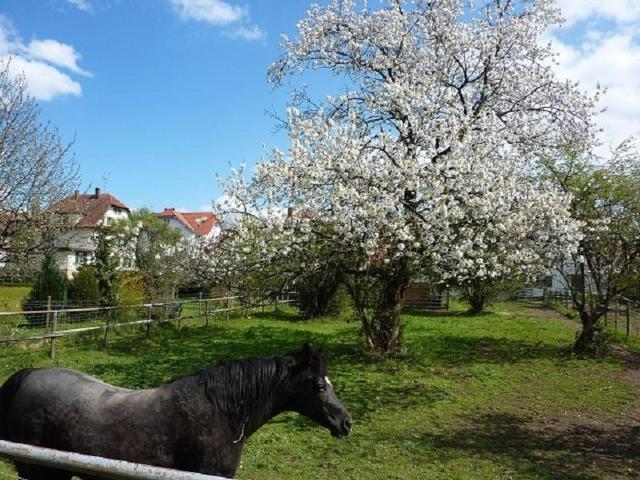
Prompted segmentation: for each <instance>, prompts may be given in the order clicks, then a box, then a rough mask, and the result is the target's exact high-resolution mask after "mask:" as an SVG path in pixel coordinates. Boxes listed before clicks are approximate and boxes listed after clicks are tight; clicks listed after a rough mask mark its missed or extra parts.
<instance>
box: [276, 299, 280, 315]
mask: <svg viewBox="0 0 640 480" xmlns="http://www.w3.org/2000/svg"><path fill="white" fill-rule="evenodd" d="M279 298H280V295H276V312H277V311H278V299H279Z"/></svg>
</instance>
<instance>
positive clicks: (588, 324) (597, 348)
mask: <svg viewBox="0 0 640 480" xmlns="http://www.w3.org/2000/svg"><path fill="white" fill-rule="evenodd" d="M600 318H601V315H599V314H598V313H597V312H590V311H587V310H583V311H580V321H581V322H582V330H581V331H580V332H579V333H578V335H577V336H576V341H575V343H574V345H573V351H574V352H575V353H576V354H578V355H581V356H589V357H596V356H601V355H603V354H605V353H606V351H607V350H608V342H607V340H606V337H605V336H604V334H603V332H602V331H601V330H600V328H599V323H598V321H599V320H600Z"/></svg>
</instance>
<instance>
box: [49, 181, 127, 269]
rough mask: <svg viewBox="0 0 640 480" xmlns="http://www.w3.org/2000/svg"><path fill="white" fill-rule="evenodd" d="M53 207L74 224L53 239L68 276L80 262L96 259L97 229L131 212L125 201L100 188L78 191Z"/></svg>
mask: <svg viewBox="0 0 640 480" xmlns="http://www.w3.org/2000/svg"><path fill="white" fill-rule="evenodd" d="M51 209H52V210H53V211H55V212H56V213H59V214H61V215H68V216H69V217H70V218H71V223H72V224H73V225H74V228H73V229H72V230H70V231H69V232H66V233H64V234H62V235H61V236H60V237H58V238H57V239H56V240H55V242H54V245H55V248H56V261H57V263H58V265H59V267H60V270H61V271H62V272H64V273H65V274H66V275H67V277H69V278H71V277H73V276H74V275H75V273H76V272H77V271H78V268H79V267H80V266H81V265H84V264H87V263H91V262H92V261H93V257H94V252H95V250H96V234H97V232H98V229H99V228H100V227H102V226H107V225H111V224H113V223H114V222H115V221H117V220H122V219H126V218H128V217H129V214H130V213H131V211H130V210H129V207H127V206H126V205H125V204H124V203H122V202H121V201H120V200H118V199H117V198H116V197H114V196H113V195H111V194H110V193H101V192H100V189H99V188H96V189H95V192H94V193H92V194H80V192H79V191H77V190H76V192H75V193H74V194H73V195H72V196H70V197H67V198H65V199H63V200H61V201H59V202H57V203H55V204H54V205H52V206H51Z"/></svg>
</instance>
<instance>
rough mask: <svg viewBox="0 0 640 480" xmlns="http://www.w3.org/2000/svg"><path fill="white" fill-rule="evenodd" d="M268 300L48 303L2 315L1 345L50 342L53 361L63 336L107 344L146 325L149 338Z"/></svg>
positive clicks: (281, 299) (277, 300)
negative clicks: (160, 327)
mask: <svg viewBox="0 0 640 480" xmlns="http://www.w3.org/2000/svg"><path fill="white" fill-rule="evenodd" d="M294 302H295V298H294V297H293V296H292V294H287V295H285V296H277V297H274V298H272V299H271V300H270V301H269V302H268V303H269V305H273V306H274V307H275V308H276V309H277V308H278V307H279V305H283V304H289V303H294ZM266 304H267V300H264V299H261V300H260V301H259V302H258V301H256V300H255V299H251V298H248V297H241V296H231V295H229V296H224V297H217V298H197V299H190V300H174V301H170V302H157V303H144V304H138V305H117V306H90V307H80V308H60V307H58V306H56V305H55V304H53V303H52V302H51V301H50V300H49V302H48V303H47V304H46V305H45V306H44V308H42V307H38V306H36V308H40V309H37V310H27V311H19V312H0V344H11V343H18V342H32V341H49V350H50V356H51V358H55V355H56V342H57V339H58V338H60V337H65V336H70V335H77V334H79V333H84V332H95V331H103V332H104V336H103V339H104V342H106V341H107V339H108V336H109V332H111V331H114V330H116V329H117V328H119V327H124V326H131V325H144V327H145V330H146V335H149V334H150V332H151V329H152V326H153V325H154V324H160V323H166V322H176V323H177V324H178V328H180V327H181V325H182V322H184V321H187V320H192V319H203V320H204V322H205V325H208V323H209V320H210V319H212V318H214V317H218V318H219V317H220V316H224V317H225V318H226V320H229V319H230V316H231V313H232V312H234V311H244V312H245V313H246V312H247V311H248V310H249V309H253V308H257V307H259V308H262V309H263V310H264V308H265V305H266Z"/></svg>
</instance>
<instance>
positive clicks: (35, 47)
mask: <svg viewBox="0 0 640 480" xmlns="http://www.w3.org/2000/svg"><path fill="white" fill-rule="evenodd" d="M27 52H28V53H29V54H30V55H31V56H33V57H34V58H37V59H40V60H45V61H47V62H49V63H53V64H54V65H58V66H59V67H63V68H66V69H68V70H71V71H72V72H74V73H78V74H80V75H84V76H91V74H90V73H89V72H87V71H86V70H83V69H82V68H80V67H79V66H78V61H79V60H80V54H79V53H78V52H76V50H75V49H74V48H73V47H72V46H71V45H67V44H66V43H60V42H58V41H56V40H52V39H47V40H32V41H31V42H29V45H27Z"/></svg>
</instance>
